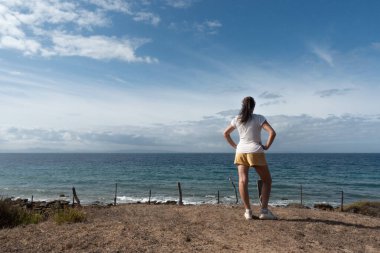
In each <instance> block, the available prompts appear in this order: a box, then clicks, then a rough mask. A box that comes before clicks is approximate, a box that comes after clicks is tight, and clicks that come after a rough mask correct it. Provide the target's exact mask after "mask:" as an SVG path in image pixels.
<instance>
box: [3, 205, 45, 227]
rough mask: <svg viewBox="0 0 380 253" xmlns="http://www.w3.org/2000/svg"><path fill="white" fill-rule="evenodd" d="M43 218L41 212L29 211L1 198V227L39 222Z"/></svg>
mask: <svg viewBox="0 0 380 253" xmlns="http://www.w3.org/2000/svg"><path fill="white" fill-rule="evenodd" d="M41 220H42V215H41V214H38V213H33V212H29V211H27V210H24V209H22V208H21V207H18V206H13V205H12V202H11V201H6V200H2V199H0V228H6V227H8V228H11V227H15V226H18V225H22V224H24V225H26V224H37V223H38V222H40V221H41Z"/></svg>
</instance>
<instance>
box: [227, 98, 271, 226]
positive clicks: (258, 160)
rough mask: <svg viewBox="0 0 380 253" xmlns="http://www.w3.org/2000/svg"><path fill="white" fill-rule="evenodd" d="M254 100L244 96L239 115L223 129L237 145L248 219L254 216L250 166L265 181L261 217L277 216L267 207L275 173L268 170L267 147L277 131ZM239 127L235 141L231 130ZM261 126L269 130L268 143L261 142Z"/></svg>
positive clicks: (240, 188)
mask: <svg viewBox="0 0 380 253" xmlns="http://www.w3.org/2000/svg"><path fill="white" fill-rule="evenodd" d="M255 104H256V103H255V100H254V99H253V98H252V97H245V98H244V99H243V102H242V107H241V110H240V113H239V115H238V116H236V117H235V118H234V119H233V120H232V121H231V124H230V125H229V126H228V127H227V128H226V130H225V131H224V137H225V139H226V140H227V142H228V143H229V144H230V145H231V146H232V147H233V148H234V149H236V155H235V162H234V163H235V164H236V165H237V168H238V173H239V192H240V196H241V199H242V200H243V204H244V207H245V213H244V217H245V218H246V219H247V220H251V219H252V210H251V204H250V202H249V194H248V171H249V168H250V167H253V168H255V170H256V172H257V173H258V174H259V176H260V178H261V180H262V181H263V186H262V195H261V211H260V216H259V218H260V219H262V220H275V219H277V218H276V216H274V215H273V214H272V212H271V211H269V210H268V201H269V195H270V191H271V186H272V177H271V175H270V172H269V168H268V165H267V161H266V159H265V154H264V150H268V149H269V148H270V146H271V145H272V143H273V140H274V138H275V137H276V132H275V131H274V130H273V128H272V127H271V125H269V123H268V122H267V121H266V119H265V117H264V116H262V115H259V114H254V113H253V110H254V109H255ZM236 128H237V130H238V132H239V137H240V141H239V144H238V145H236V144H235V142H234V141H233V140H232V138H231V135H230V134H231V133H232V132H233V131H234V130H235V129H236ZM261 129H264V130H265V131H267V132H268V133H269V137H268V140H267V142H266V144H265V145H262V143H261Z"/></svg>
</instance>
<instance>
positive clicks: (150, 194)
mask: <svg viewBox="0 0 380 253" xmlns="http://www.w3.org/2000/svg"><path fill="white" fill-rule="evenodd" d="M151 196H152V190H151V189H149V200H148V204H149V205H150V197H151Z"/></svg>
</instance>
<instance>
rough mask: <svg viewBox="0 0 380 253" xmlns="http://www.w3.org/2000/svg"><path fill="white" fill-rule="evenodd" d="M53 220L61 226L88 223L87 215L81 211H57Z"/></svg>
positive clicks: (71, 209)
mask: <svg viewBox="0 0 380 253" xmlns="http://www.w3.org/2000/svg"><path fill="white" fill-rule="evenodd" d="M53 220H54V221H55V222H57V223H58V224H59V225H61V224H63V223H77V222H84V221H86V214H85V213H84V212H83V211H81V210H79V209H74V208H66V209H62V210H58V211H56V213H55V214H54V216H53Z"/></svg>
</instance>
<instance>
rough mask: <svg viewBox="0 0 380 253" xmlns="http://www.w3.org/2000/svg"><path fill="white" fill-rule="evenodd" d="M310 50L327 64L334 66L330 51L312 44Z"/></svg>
mask: <svg viewBox="0 0 380 253" xmlns="http://www.w3.org/2000/svg"><path fill="white" fill-rule="evenodd" d="M312 52H313V53H314V54H315V55H316V56H318V57H319V58H320V59H321V60H323V61H324V62H326V63H327V64H328V65H330V66H331V67H334V58H333V55H332V53H331V52H330V51H329V50H327V49H325V48H321V47H318V46H313V47H312Z"/></svg>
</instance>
